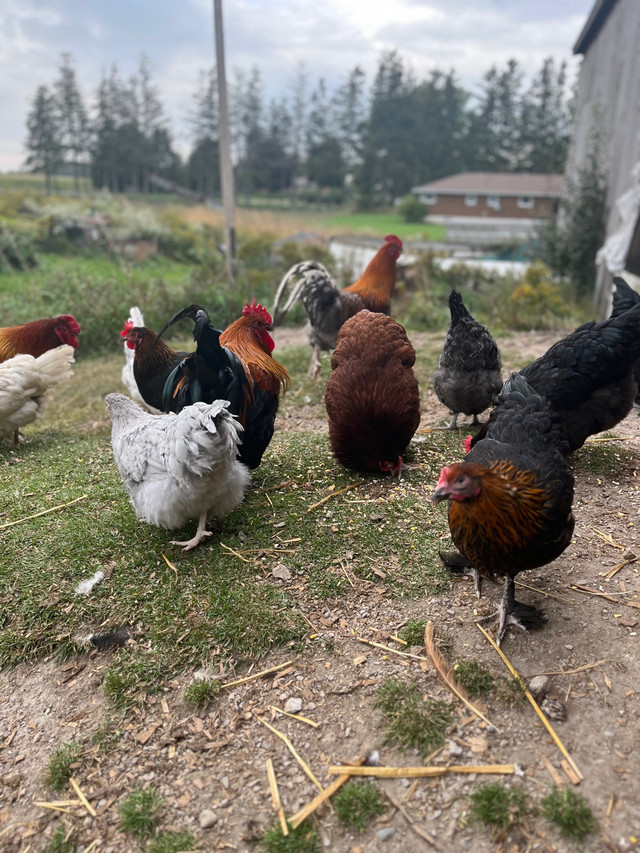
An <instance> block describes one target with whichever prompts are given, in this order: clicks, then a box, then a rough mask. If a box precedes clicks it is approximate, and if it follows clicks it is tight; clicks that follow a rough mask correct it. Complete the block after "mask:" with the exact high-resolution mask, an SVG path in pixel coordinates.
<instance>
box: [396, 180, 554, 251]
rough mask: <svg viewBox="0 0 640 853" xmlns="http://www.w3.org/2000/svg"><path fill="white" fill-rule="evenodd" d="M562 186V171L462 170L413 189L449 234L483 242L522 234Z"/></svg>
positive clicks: (527, 232)
mask: <svg viewBox="0 0 640 853" xmlns="http://www.w3.org/2000/svg"><path fill="white" fill-rule="evenodd" d="M563 191H564V177H563V176H562V175H542V174H526V173H520V172H517V173H516V172H462V173H461V174H459V175H450V176H449V177H448V178H441V179H440V180H437V181H431V182H430V183H428V184H422V185H421V186H419V187H413V188H412V189H411V192H412V193H413V194H414V195H415V196H416V197H417V198H418V199H419V200H420V201H421V202H422V203H423V204H425V205H427V207H428V208H429V221H430V222H436V223H442V224H445V225H446V226H447V239H448V240H451V241H455V240H467V241H469V242H472V243H478V244H483V245H487V244H491V243H496V242H500V241H507V240H518V239H520V240H526V239H527V238H528V237H530V236H531V234H532V233H533V231H534V230H535V228H536V227H537V223H538V221H539V220H540V219H542V218H544V217H547V216H549V215H551V214H552V213H553V212H554V211H555V209H556V206H557V204H558V200H559V199H560V198H561V196H562V193H563Z"/></svg>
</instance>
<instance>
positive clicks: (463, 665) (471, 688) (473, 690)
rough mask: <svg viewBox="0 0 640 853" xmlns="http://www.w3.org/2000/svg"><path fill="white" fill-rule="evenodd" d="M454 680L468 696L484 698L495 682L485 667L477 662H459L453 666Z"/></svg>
mask: <svg viewBox="0 0 640 853" xmlns="http://www.w3.org/2000/svg"><path fill="white" fill-rule="evenodd" d="M455 672H456V678H457V679H458V681H459V682H460V684H461V685H462V686H463V687H464V689H465V690H466V691H467V693H468V694H469V696H471V697H472V698H475V697H476V696H486V694H487V693H489V692H490V691H491V690H492V688H493V686H494V684H495V682H496V680H495V678H494V677H493V675H491V673H490V672H489V670H488V669H487V668H486V666H483V665H482V664H481V663H480V662H479V661H477V660H465V661H460V663H457V664H456V665H455Z"/></svg>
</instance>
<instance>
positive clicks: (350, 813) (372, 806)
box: [332, 781, 385, 832]
mask: <svg viewBox="0 0 640 853" xmlns="http://www.w3.org/2000/svg"><path fill="white" fill-rule="evenodd" d="M332 803H333V807H334V809H335V812H336V814H337V815H338V818H339V820H340V821H341V822H342V823H343V824H344V825H345V826H347V827H351V828H353V829H358V830H360V831H361V832H362V831H363V830H364V829H366V827H367V826H368V824H369V823H370V822H371V820H372V819H373V818H374V817H376V816H377V815H380V814H382V813H383V811H384V808H385V807H384V801H383V799H382V794H381V793H380V789H379V788H378V786H377V785H376V784H375V783H374V782H368V781H367V782H349V783H348V784H347V785H345V786H344V787H343V788H342V790H341V791H339V792H338V793H337V794H336V796H335V797H334V798H333V800H332Z"/></svg>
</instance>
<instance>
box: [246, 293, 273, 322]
mask: <svg viewBox="0 0 640 853" xmlns="http://www.w3.org/2000/svg"><path fill="white" fill-rule="evenodd" d="M242 316H243V317H255V318H256V319H258V320H262V322H263V323H266V324H267V326H270V325H271V323H272V320H271V314H269V312H268V311H267V309H266V308H263V306H262V305H260V303H259V302H258V304H257V305H256V300H255V297H254V299H252V300H251V304H249V303H248V302H247V304H246V305H245V306H244V308H243V309H242Z"/></svg>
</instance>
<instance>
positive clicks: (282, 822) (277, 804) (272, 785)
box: [267, 758, 289, 835]
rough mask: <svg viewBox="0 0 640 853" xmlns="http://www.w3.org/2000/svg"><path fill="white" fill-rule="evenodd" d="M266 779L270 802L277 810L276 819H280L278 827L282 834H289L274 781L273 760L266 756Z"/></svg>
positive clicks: (276, 784)
mask: <svg viewBox="0 0 640 853" xmlns="http://www.w3.org/2000/svg"><path fill="white" fill-rule="evenodd" d="M267 779H268V780H269V790H270V791H271V802H272V803H273V807H274V809H275V810H276V811H277V812H278V820H279V821H280V829H282V834H283V835H289V826H288V825H287V819H286V818H285V816H284V809H283V808H282V803H281V802H280V792H279V791H278V783H277V782H276V774H275V771H274V769H273V762H272V761H271V759H270V758H267Z"/></svg>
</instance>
